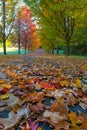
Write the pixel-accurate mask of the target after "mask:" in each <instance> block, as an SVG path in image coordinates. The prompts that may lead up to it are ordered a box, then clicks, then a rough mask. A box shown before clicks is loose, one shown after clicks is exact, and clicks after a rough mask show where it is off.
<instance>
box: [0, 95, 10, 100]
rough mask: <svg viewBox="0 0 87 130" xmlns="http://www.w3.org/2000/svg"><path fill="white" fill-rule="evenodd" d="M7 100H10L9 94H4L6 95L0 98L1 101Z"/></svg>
mask: <svg viewBox="0 0 87 130" xmlns="http://www.w3.org/2000/svg"><path fill="white" fill-rule="evenodd" d="M7 98H9V95H8V94H4V95H2V96H0V100H4V99H7Z"/></svg>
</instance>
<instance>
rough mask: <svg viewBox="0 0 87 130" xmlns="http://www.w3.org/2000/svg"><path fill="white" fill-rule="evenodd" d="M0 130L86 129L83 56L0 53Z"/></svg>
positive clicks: (86, 81)
mask: <svg viewBox="0 0 87 130" xmlns="http://www.w3.org/2000/svg"><path fill="white" fill-rule="evenodd" d="M0 130H87V59H86V58H74V57H63V56H43V57H42V56H30V55H26V56H25V55H20V56H18V55H16V56H0Z"/></svg>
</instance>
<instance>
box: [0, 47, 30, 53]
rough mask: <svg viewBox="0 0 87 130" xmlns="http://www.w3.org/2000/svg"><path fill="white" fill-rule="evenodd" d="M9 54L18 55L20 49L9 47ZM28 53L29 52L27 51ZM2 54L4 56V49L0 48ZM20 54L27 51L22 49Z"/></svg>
mask: <svg viewBox="0 0 87 130" xmlns="http://www.w3.org/2000/svg"><path fill="white" fill-rule="evenodd" d="M6 52H7V54H18V48H15V47H7V48H6ZM26 53H28V50H27V51H26ZM0 54H3V48H1V47H0ZM20 54H25V50H23V49H20Z"/></svg>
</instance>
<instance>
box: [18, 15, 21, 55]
mask: <svg viewBox="0 0 87 130" xmlns="http://www.w3.org/2000/svg"><path fill="white" fill-rule="evenodd" d="M20 28H21V22H20V16H19V19H18V54H19V55H20Z"/></svg>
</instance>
